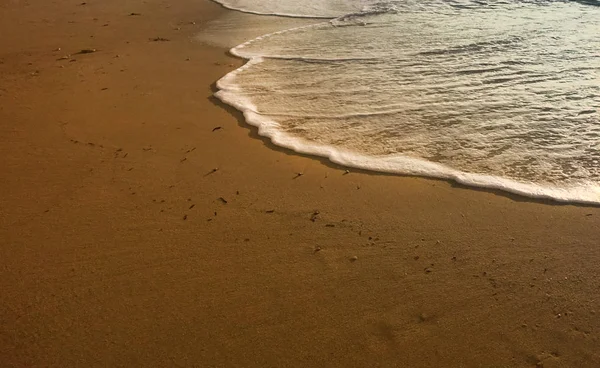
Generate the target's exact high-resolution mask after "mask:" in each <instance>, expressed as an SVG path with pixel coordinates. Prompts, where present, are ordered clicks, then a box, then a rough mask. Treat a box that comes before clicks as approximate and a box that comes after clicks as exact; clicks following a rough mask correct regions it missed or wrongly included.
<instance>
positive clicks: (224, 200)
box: [219, 197, 227, 204]
mask: <svg viewBox="0 0 600 368" xmlns="http://www.w3.org/2000/svg"><path fill="white" fill-rule="evenodd" d="M219 201H221V202H223V204H227V200H226V199H225V198H223V197H219Z"/></svg>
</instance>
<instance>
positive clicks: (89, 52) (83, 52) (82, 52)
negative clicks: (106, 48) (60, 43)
mask: <svg viewBox="0 0 600 368" xmlns="http://www.w3.org/2000/svg"><path fill="white" fill-rule="evenodd" d="M96 51H98V50H96V49H81V50H79V52H76V53H75V55H81V54H92V53H94V52H96Z"/></svg>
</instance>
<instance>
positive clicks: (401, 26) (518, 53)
mask: <svg viewBox="0 0 600 368" xmlns="http://www.w3.org/2000/svg"><path fill="white" fill-rule="evenodd" d="M224 2H226V3H227V4H226V5H227V6H229V7H233V8H239V9H245V10H247V11H252V12H264V13H278V14H287V15H297V16H320V17H337V18H333V19H331V20H324V21H315V22H317V23H318V24H316V25H312V26H304V27H299V28H294V29H291V30H286V31H283V32H277V33H272V34H268V35H265V36H262V37H259V38H257V39H253V40H251V41H249V42H247V43H245V44H242V45H240V46H238V47H236V48H235V49H233V50H232V51H233V52H234V53H235V54H237V55H240V56H242V57H244V58H247V59H250V62H249V63H248V64H247V65H246V66H244V67H243V68H241V69H239V70H237V71H235V72H233V73H231V74H229V75H228V76H226V77H224V78H223V79H222V80H221V81H219V83H218V86H219V88H220V89H221V91H220V92H218V94H217V96H218V97H220V98H221V99H222V100H224V101H225V102H227V103H230V104H232V105H234V106H235V107H237V108H239V109H240V110H242V111H244V113H245V115H246V118H247V119H248V121H249V122H250V123H251V124H254V125H257V126H259V128H260V133H261V134H263V135H266V136H269V137H271V139H273V141H274V143H276V144H279V145H282V146H285V147H289V148H292V149H294V150H296V151H299V152H305V153H311V154H317V155H320V156H325V157H329V158H330V159H331V160H332V161H334V162H337V163H341V164H344V165H347V166H353V167H361V168H365V169H371V170H377V171H386V172H394V173H400V174H411V175H423V176H433V177H441V178H448V179H453V180H456V181H458V182H461V183H464V184H469V185H475V186H483V187H492V188H499V189H503V190H507V191H511V192H515V193H519V194H523V195H528V196H533V197H547V198H553V199H556V200H561V201H574V202H589V203H600V113H599V111H598V110H599V109H600V7H598V6H594V5H590V3H581V2H573V1H570V2H568V1H567V2H565V1H503V2H485V1H477V2H475V1H419V2H417V1H379V2H369V1H341V0H337V1H317V0H314V1H310V2H302V4H298V2H296V1H291V0H290V1H256V0H246V1H243V0H237V1H224ZM592 4H593V2H592Z"/></svg>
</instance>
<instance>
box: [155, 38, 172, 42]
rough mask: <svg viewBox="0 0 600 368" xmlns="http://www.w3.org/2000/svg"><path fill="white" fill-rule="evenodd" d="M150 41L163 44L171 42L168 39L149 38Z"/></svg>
mask: <svg viewBox="0 0 600 368" xmlns="http://www.w3.org/2000/svg"><path fill="white" fill-rule="evenodd" d="M150 41H153V42H165V41H171V40H169V39H168V38H164V37H154V38H151V39H150Z"/></svg>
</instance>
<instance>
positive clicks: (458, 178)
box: [211, 0, 600, 207]
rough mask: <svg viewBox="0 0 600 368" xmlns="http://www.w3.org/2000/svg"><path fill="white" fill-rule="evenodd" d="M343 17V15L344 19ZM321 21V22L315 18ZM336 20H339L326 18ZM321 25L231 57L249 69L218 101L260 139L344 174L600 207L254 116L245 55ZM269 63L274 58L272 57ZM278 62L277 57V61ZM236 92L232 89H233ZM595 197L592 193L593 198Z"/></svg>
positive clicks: (581, 190)
mask: <svg viewBox="0 0 600 368" xmlns="http://www.w3.org/2000/svg"><path fill="white" fill-rule="evenodd" d="M211 1H213V2H215V3H216V4H218V5H220V6H222V7H224V8H225V9H230V10H233V11H236V12H241V13H245V14H253V15H263V16H273V17H280V18H286V17H287V18H292V19H293V18H294V17H293V16H289V15H285V14H266V13H256V12H253V11H249V10H244V9H238V8H233V7H229V6H227V5H225V4H223V3H221V2H219V1H217V0H211ZM341 17H343V16H341ZM311 19H318V18H311ZM327 19H336V18H327ZM319 24H321V23H314V24H308V25H301V26H292V27H291V28H285V29H281V30H277V31H274V32H270V33H266V34H261V35H259V36H257V37H254V38H250V39H248V40H245V41H244V42H242V43H240V44H238V45H236V46H233V47H232V48H231V49H229V54H230V55H231V56H233V57H236V58H239V59H241V60H243V61H244V64H243V65H242V66H241V67H239V68H237V69H235V70H233V71H230V72H229V73H227V74H226V75H225V76H223V77H221V78H220V79H219V80H218V81H217V82H216V83H215V87H214V88H213V91H214V93H215V96H216V97H217V98H218V99H219V100H221V102H223V103H224V104H226V105H229V106H232V107H233V108H234V109H236V110H238V111H240V112H241V113H242V116H243V117H244V120H245V123H246V125H247V126H252V127H254V128H256V129H257V135H259V136H261V137H266V138H267V139H268V140H269V141H270V142H271V143H272V146H277V147H281V148H283V149H287V150H290V151H292V152H295V153H296V154H300V155H305V156H307V157H313V158H323V159H325V160H327V161H329V162H331V163H333V164H334V165H339V166H340V167H341V168H344V169H352V170H361V171H363V172H373V173H383V174H391V175H398V176H406V177H415V178H427V179H439V180H442V181H448V182H450V183H456V184H457V185H459V186H465V187H469V188H474V189H482V190H484V191H490V192H492V193H495V194H498V195H504V194H503V193H507V196H508V197H511V196H514V195H516V196H519V197H522V198H523V199H531V200H533V201H534V202H538V203H547V204H549V205H552V204H573V205H576V206H584V207H600V187H598V186H593V185H591V184H590V185H588V186H574V187H573V186H572V187H569V186H566V187H565V186H555V185H553V184H550V183H545V184H540V183H533V182H523V181H518V180H515V179H512V178H508V177H503V176H497V175H494V174H484V173H476V172H465V171H461V170H459V169H455V168H453V167H451V166H447V165H445V164H441V163H438V162H433V161H429V160H426V159H422V158H418V157H410V156H407V155H396V156H381V157H377V156H371V155H367V154H362V153H358V152H354V151H351V150H346V149H341V148H339V147H336V146H333V145H327V144H321V143H317V142H311V141H308V140H305V139H303V138H302V137H297V136H293V135H291V134H288V133H286V132H285V131H281V130H279V129H278V128H277V126H278V123H277V121H275V120H270V119H269V118H266V117H264V116H263V115H260V114H257V113H255V112H254V111H255V106H254V104H253V102H252V101H250V100H249V99H248V98H246V97H244V96H240V94H239V93H236V92H238V91H240V89H241V88H240V86H239V85H238V84H236V83H235V81H234V80H235V78H236V75H237V74H238V73H240V72H243V71H245V70H247V69H251V68H252V67H253V66H254V65H257V64H260V63H262V62H263V61H264V60H263V57H262V56H250V55H246V56H244V53H243V52H240V50H243V49H244V48H245V47H246V46H248V45H251V44H252V43H253V42H255V41H257V40H262V39H265V38H269V37H272V36H274V35H280V34H283V33H287V32H290V31H296V30H300V29H303V28H310V27H313V26H317V25H319ZM267 58H269V57H268V56H267ZM274 58H275V59H277V57H274ZM228 87H233V88H228ZM590 193H591V194H590Z"/></svg>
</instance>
